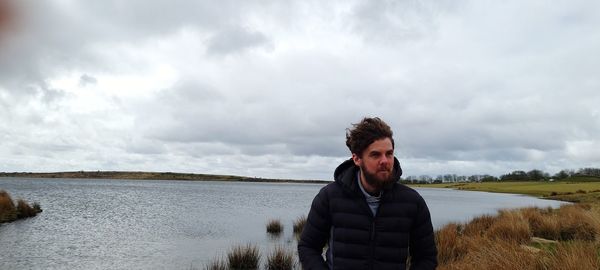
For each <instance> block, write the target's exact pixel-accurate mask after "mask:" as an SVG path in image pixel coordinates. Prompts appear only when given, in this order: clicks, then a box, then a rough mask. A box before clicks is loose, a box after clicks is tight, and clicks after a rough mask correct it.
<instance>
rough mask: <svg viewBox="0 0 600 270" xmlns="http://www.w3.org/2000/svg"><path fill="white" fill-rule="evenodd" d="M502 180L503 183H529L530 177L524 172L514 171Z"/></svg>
mask: <svg viewBox="0 0 600 270" xmlns="http://www.w3.org/2000/svg"><path fill="white" fill-rule="evenodd" d="M500 180H502V181H528V180H529V176H528V175H527V173H526V172H524V171H513V172H511V173H509V174H504V175H502V176H500Z"/></svg>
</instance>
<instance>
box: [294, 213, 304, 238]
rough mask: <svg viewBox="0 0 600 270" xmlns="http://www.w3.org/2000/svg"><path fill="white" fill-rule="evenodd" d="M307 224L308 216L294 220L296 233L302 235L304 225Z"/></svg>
mask: <svg viewBox="0 0 600 270" xmlns="http://www.w3.org/2000/svg"><path fill="white" fill-rule="evenodd" d="M305 224H306V216H300V217H298V218H297V219H296V220H294V225H293V227H294V233H295V234H300V233H302V230H304V225H305Z"/></svg>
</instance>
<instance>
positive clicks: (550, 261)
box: [413, 181, 600, 270]
mask: <svg viewBox="0 0 600 270" xmlns="http://www.w3.org/2000/svg"><path fill="white" fill-rule="evenodd" d="M414 186H416V187H438V188H454V189H460V190H476V191H487V192H501V193H515V194H526V195H531V196H536V197H540V198H546V199H555V200H563V201H569V202H574V203H575V204H572V205H565V206H562V207H561V208H559V209H551V208H547V209H540V208H525V209H513V210H503V211H500V212H499V214H498V215H496V216H481V217H477V218H475V219H473V220H472V221H471V222H469V223H462V224H459V223H452V224H448V225H446V226H444V227H443V228H441V229H440V230H439V231H437V232H436V244H437V246H438V251H439V256H438V259H439V261H440V267H439V269H441V270H445V269H532V270H533V269H535V270H537V269H550V270H552V269H573V270H575V269H577V270H585V269H600V239H599V235H600V183H598V182H587V181H582V182H484V183H451V184H448V183H442V184H429V185H414ZM414 186H413V187H414Z"/></svg>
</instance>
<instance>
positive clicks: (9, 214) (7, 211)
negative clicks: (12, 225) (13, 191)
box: [0, 190, 42, 223]
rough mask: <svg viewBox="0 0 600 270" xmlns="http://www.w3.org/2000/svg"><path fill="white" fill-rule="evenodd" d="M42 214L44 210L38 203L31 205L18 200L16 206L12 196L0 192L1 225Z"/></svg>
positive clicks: (2, 191)
mask: <svg viewBox="0 0 600 270" xmlns="http://www.w3.org/2000/svg"><path fill="white" fill-rule="evenodd" d="M40 212H42V209H41V207H40V205H39V204H38V203H34V204H33V205H29V204H28V203H27V202H26V201H24V200H22V199H18V200H17V204H16V205H15V202H14V201H13V200H12V198H11V197H10V194H8V192H6V191H4V190H0V223H3V222H11V221H15V220H17V219H21V218H28V217H33V216H35V215H37V214H38V213H40Z"/></svg>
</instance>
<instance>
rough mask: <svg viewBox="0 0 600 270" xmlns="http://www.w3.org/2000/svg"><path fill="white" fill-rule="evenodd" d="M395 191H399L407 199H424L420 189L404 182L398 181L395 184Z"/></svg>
mask: <svg viewBox="0 0 600 270" xmlns="http://www.w3.org/2000/svg"><path fill="white" fill-rule="evenodd" d="M394 192H395V193H398V194H399V195H401V196H402V197H404V198H405V199H411V200H418V201H421V200H423V196H421V194H420V193H419V192H418V191H416V190H415V189H413V188H411V187H409V186H407V185H404V184H400V183H397V184H396V185H394Z"/></svg>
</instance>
